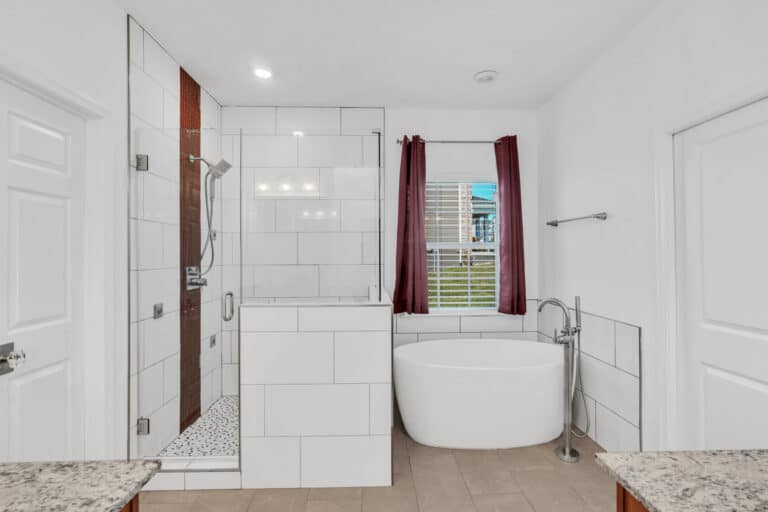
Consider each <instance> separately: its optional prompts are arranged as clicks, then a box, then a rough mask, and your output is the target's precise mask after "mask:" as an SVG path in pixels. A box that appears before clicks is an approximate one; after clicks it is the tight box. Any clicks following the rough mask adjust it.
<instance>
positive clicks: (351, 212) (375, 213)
mask: <svg viewBox="0 0 768 512" xmlns="http://www.w3.org/2000/svg"><path fill="white" fill-rule="evenodd" d="M377 229H379V208H378V201H375V200H345V201H342V202H341V230H342V231H376V230H377Z"/></svg>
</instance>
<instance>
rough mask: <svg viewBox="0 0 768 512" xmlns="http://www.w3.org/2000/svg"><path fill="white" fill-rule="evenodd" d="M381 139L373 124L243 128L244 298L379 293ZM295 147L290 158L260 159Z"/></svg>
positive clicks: (332, 298)
mask: <svg viewBox="0 0 768 512" xmlns="http://www.w3.org/2000/svg"><path fill="white" fill-rule="evenodd" d="M278 110H279V109H278ZM342 110H343V109H342ZM380 142H381V141H380V136H379V135H378V134H377V133H373V132H368V133H366V134H359V135H310V134H307V135H301V136H299V135H294V136H266V135H249V134H248V133H245V134H242V135H241V147H242V149H243V151H242V158H243V166H242V176H241V182H242V188H241V196H240V198H241V207H242V227H243V229H242V262H241V263H242V278H243V286H242V289H243V300H244V301H247V302H256V303H280V302H308V301H309V302H322V303H340V302H367V301H368V300H369V298H371V299H374V300H376V301H378V300H379V295H378V294H379V290H380V281H381V257H380V252H381V250H380V247H381V241H380V216H381V213H380V212H381V205H380V188H381V168H380V162H381V157H380V153H381V144H380ZM294 151H295V155H297V157H296V159H295V160H294V161H293V162H295V164H294V165H290V166H283V167H277V166H274V165H272V163H271V162H269V161H268V159H265V158H263V155H264V154H272V155H279V154H280V153H281V152H285V154H286V156H287V158H286V161H291V160H289V158H288V157H290V155H291V152H294ZM296 164H297V165H296Z"/></svg>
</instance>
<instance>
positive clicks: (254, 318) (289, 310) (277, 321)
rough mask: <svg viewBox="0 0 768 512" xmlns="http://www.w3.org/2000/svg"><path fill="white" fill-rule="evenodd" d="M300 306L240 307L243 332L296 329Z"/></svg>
mask: <svg viewBox="0 0 768 512" xmlns="http://www.w3.org/2000/svg"><path fill="white" fill-rule="evenodd" d="M298 315H299V313H298V308H293V307H287V306H281V307H274V306H265V307H258V306H243V307H241V308H240V330H241V331H243V332H249V331H251V332H262V333H264V332H279V331H296V330H298V329H297V326H298Z"/></svg>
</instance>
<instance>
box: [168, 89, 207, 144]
mask: <svg viewBox="0 0 768 512" xmlns="http://www.w3.org/2000/svg"><path fill="white" fill-rule="evenodd" d="M180 122H181V103H180V101H179V97H178V96H176V95H175V94H174V93H172V92H170V91H168V90H166V89H163V133H164V134H166V135H167V136H168V137H169V138H172V139H174V140H179V137H180V136H181V134H180V133H179V131H180V130H181V126H180ZM204 154H205V153H204ZM195 156H197V155H195ZM207 156H211V155H207V154H206V157H207ZM214 158H215V157H214Z"/></svg>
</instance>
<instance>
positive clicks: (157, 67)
mask: <svg viewBox="0 0 768 512" xmlns="http://www.w3.org/2000/svg"><path fill="white" fill-rule="evenodd" d="M144 71H145V72H146V73H147V74H148V75H149V76H151V77H152V78H153V79H155V80H156V81H157V82H158V83H159V84H160V85H162V86H163V88H164V89H167V90H168V91H170V92H172V93H173V94H174V95H176V96H177V97H178V96H179V95H180V94H179V88H180V81H181V76H180V74H179V65H178V64H176V62H175V61H174V60H173V59H172V58H171V56H170V55H168V54H167V53H166V52H165V50H163V48H162V47H161V46H160V45H159V44H157V41H155V40H154V39H152V37H150V36H149V35H145V37H144Z"/></svg>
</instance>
